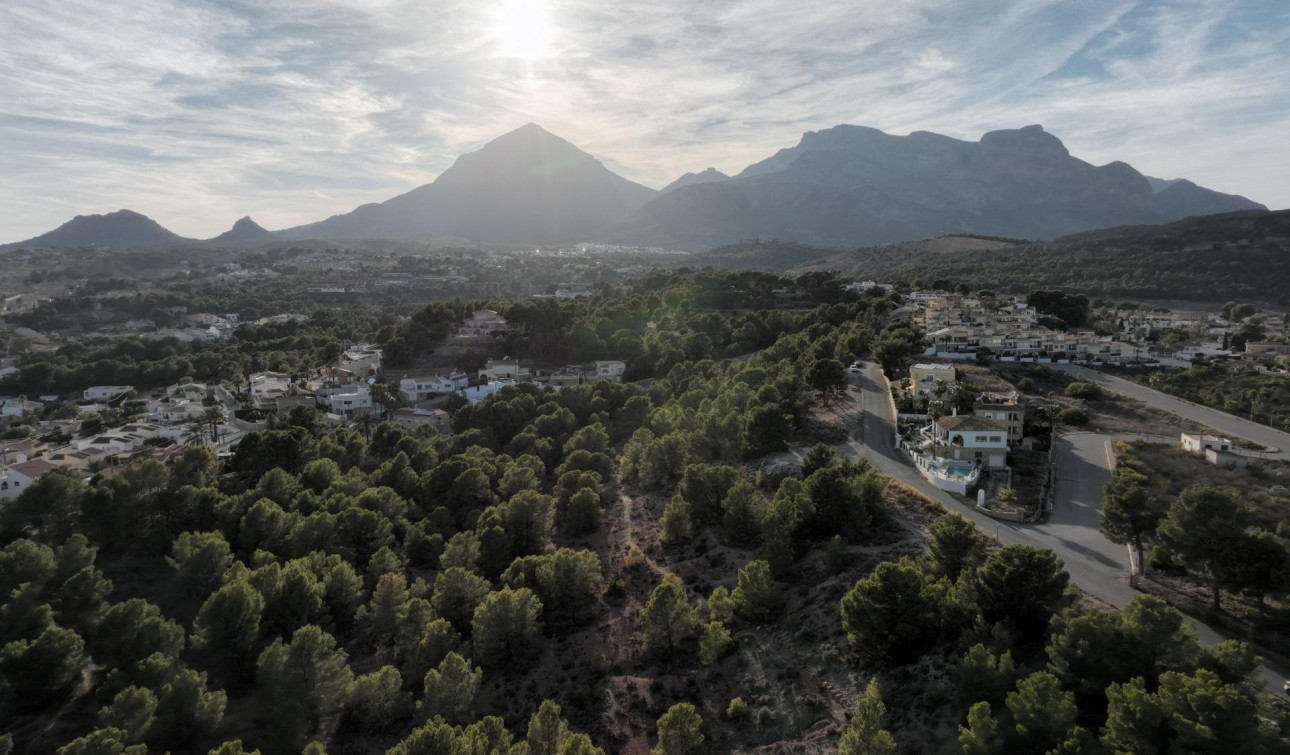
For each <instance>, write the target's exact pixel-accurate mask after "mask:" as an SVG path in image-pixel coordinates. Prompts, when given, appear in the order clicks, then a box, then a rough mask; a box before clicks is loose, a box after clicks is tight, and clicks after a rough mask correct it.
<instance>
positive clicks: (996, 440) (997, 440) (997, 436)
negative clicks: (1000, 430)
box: [990, 435, 1003, 443]
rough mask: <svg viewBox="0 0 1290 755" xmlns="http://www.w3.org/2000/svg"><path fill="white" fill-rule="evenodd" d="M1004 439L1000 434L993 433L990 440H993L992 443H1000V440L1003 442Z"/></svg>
mask: <svg viewBox="0 0 1290 755" xmlns="http://www.w3.org/2000/svg"><path fill="white" fill-rule="evenodd" d="M1002 441H1003V438H1002V437H1001V436H999V435H991V436H990V442H991V443H1000V442H1002Z"/></svg>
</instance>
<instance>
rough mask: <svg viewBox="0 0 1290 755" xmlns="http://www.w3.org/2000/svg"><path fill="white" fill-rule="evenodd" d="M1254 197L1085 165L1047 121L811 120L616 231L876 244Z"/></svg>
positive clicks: (1166, 213) (656, 202)
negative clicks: (898, 128) (982, 126)
mask: <svg viewBox="0 0 1290 755" xmlns="http://www.w3.org/2000/svg"><path fill="white" fill-rule="evenodd" d="M1245 209H1265V208H1263V206H1262V205H1260V204H1258V203H1256V202H1251V201H1250V200H1248V199H1245V198H1243V197H1233V196H1230V195H1224V194H1219V193H1218V192H1212V191H1209V190H1207V189H1203V188H1201V187H1198V186H1196V185H1195V184H1192V183H1191V182H1184V181H1176V182H1173V183H1172V185H1169V186H1167V187H1165V188H1163V190H1162V191H1160V192H1159V193H1157V192H1156V191H1155V190H1154V188H1153V185H1152V182H1151V181H1149V180H1148V179H1147V178H1146V177H1145V176H1143V175H1142V174H1141V173H1139V172H1138V171H1136V170H1134V169H1133V168H1132V167H1131V166H1130V165H1128V164H1126V163H1123V162H1112V163H1109V164H1107V165H1102V166H1094V165H1090V164H1089V163H1086V162H1084V161H1083V160H1079V159H1077V158H1075V157H1073V156H1071V154H1070V152H1069V151H1067V149H1066V147H1065V146H1064V145H1063V144H1062V142H1061V141H1060V140H1059V139H1058V138H1057V137H1055V136H1053V135H1052V134H1049V133H1047V132H1045V131H1044V130H1043V128H1042V127H1040V126H1026V127H1025V128H1020V129H1009V130H1002V131H992V132H990V133H988V134H985V135H984V136H982V137H981V139H980V140H979V141H976V142H967V141H961V140H958V139H952V138H950V137H946V136H941V135H939V134H933V133H929V132H925V131H917V132H914V133H912V134H909V135H908V136H895V135H891V134H886V133H883V132H882V131H878V130H877V129H872V128H866V127H861V126H850V125H842V126H835V127H833V128H830V129H826V130H824V131H813V132H808V133H807V134H805V135H804V136H803V137H802V139H801V141H800V142H799V143H798V144H797V145H796V146H794V147H791V148H788V149H783V150H780V151H779V152H778V153H776V154H775V155H772V156H771V157H769V158H767V159H765V160H762V161H761V162H758V163H755V164H753V165H750V166H748V167H747V168H746V169H744V171H743V172H741V173H740V174H739V175H737V176H735V177H734V178H731V179H729V180H725V181H709V182H701V183H694V182H692V183H690V184H689V185H682V186H680V187H677V188H673V189H672V190H671V191H666V192H662V193H660V195H659V196H657V197H655V198H654V199H652V200H651V201H650V202H648V203H647V204H645V205H644V206H643V207H641V208H640V209H639V210H638V211H636V212H635V213H634V214H632V215H631V216H630V217H628V218H626V219H624V220H622V221H621V222H619V223H618V224H617V225H616V226H615V227H614V230H613V232H612V233H611V234H610V240H614V241H624V242H631V243H639V244H655V245H665V244H676V245H686V244H690V245H693V244H707V245H720V244H725V243H730V242H732V241H733V240H735V239H740V238H778V239H785V240H789V241H797V242H802V243H809V244H822V245H832V246H855V245H866V246H868V245H876V244H889V243H894V242H899V241H906V240H911V239H920V238H928V237H933V236H944V235H961V234H974V235H987V236H1006V237H1022V238H1035V239H1052V238H1056V237H1058V236H1062V235H1065V234H1068V233H1074V232H1078V231H1082V230H1086V229H1089V228H1100V227H1107V226H1113V225H1124V224H1129V223H1162V222H1167V221H1170V220H1175V219H1178V218H1180V217H1183V216H1185V215H1188V214H1192V213H1196V212H1206V213H1208V212H1228V211H1233V210H1245Z"/></svg>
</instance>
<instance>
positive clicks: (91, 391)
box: [84, 385, 134, 401]
mask: <svg viewBox="0 0 1290 755" xmlns="http://www.w3.org/2000/svg"><path fill="white" fill-rule="evenodd" d="M132 390H134V386H133V385H95V386H92V387H90V388H86V389H85V393H84V396H85V400H86V401H111V400H112V399H114V398H116V397H117V396H120V395H121V394H122V393H125V392H126V391H132Z"/></svg>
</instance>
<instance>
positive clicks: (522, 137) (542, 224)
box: [284, 123, 656, 245]
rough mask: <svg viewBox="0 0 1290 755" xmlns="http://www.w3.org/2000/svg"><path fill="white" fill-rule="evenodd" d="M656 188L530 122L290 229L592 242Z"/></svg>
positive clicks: (481, 239)
mask: <svg viewBox="0 0 1290 755" xmlns="http://www.w3.org/2000/svg"><path fill="white" fill-rule="evenodd" d="M655 194H656V192H655V191H654V190H653V189H649V188H646V187H644V186H641V185H640V184H636V183H633V182H631V181H628V180H627V179H625V178H622V177H621V176H618V175H615V174H614V173H612V172H611V171H610V170H609V169H608V168H606V167H605V166H604V165H603V164H602V163H601V162H600V161H599V160H597V159H596V158H595V157H594V156H592V155H590V154H588V153H587V152H584V151H582V150H581V149H578V147H576V146H574V145H573V144H571V143H570V142H568V141H566V140H565V139H562V138H560V137H559V136H556V135H555V134H552V133H551V132H549V131H547V130H546V129H545V128H543V127H541V126H539V125H538V124H536V123H526V124H525V125H523V126H520V127H519V128H517V129H515V130H513V131H509V132H507V133H505V134H502V135H501V136H499V137H497V138H496V139H493V140H492V141H490V142H488V143H487V144H485V145H484V146H483V147H481V148H480V149H478V150H476V151H474V152H470V153H467V154H464V155H462V156H461V157H458V158H457V160H456V162H454V163H453V164H452V166H451V167H449V168H448V169H447V170H445V171H444V172H443V173H441V174H440V175H439V177H438V178H436V179H435V180H434V182H433V183H430V184H427V185H425V186H420V187H418V188H416V189H413V190H412V191H409V192H408V193H406V194H402V195H400V196H397V197H394V198H393V199H390V200H387V201H385V202H382V203H381V204H379V205H373V206H370V207H360V208H359V209H357V210H355V211H354V212H352V213H349V214H348V215H340V216H334V217H332V218H329V219H327V220H325V221H322V222H321V223H315V224H313V225H309V226H302V227H300V228H293V229H288V230H287V231H285V232H284V235H287V236H297V237H298V236H305V235H313V236H321V237H327V236H332V237H335V236H340V237H349V238H362V237H376V236H394V237H402V236H408V237H419V238H432V237H433V238H445V239H448V238H451V239H464V240H466V241H470V242H489V243H505V244H512V243H514V244H526V245H527V244H547V243H563V242H577V241H591V240H594V238H595V236H596V235H597V234H598V233H600V232H602V231H603V230H604V229H606V228H607V227H608V226H609V225H610V224H611V223H613V222H614V221H616V220H618V219H619V218H621V217H624V216H625V215H627V214H628V213H630V212H632V211H634V210H636V209H637V208H639V207H640V206H641V205H643V204H644V203H645V202H646V201H648V200H649V199H650V198H652V197H653V196H654V195H655Z"/></svg>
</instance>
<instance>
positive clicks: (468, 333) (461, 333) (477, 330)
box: [457, 309, 507, 338]
mask: <svg viewBox="0 0 1290 755" xmlns="http://www.w3.org/2000/svg"><path fill="white" fill-rule="evenodd" d="M506 328H507V323H506V318H505V317H502V316H501V315H499V314H497V313H496V312H494V311H493V310H491V309H477V310H475V311H474V312H472V313H471V315H470V317H468V318H466V319H465V320H464V321H463V322H462V323H461V325H460V326H459V327H458V328H457V337H458V338H479V337H482V336H490V335H492V334H493V333H494V332H496V331H499V330H506Z"/></svg>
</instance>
